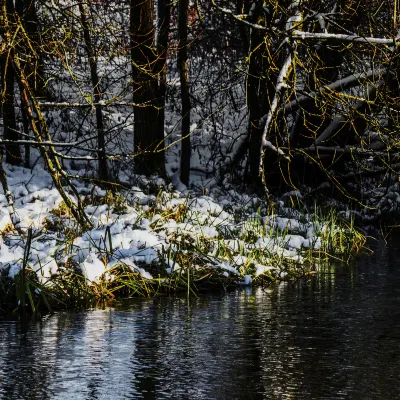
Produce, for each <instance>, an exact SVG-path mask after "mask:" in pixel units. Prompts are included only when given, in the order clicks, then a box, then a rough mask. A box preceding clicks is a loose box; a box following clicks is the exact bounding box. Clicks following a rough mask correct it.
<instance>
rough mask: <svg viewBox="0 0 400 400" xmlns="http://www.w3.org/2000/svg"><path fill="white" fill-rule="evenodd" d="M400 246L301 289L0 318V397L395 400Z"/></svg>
mask: <svg viewBox="0 0 400 400" xmlns="http://www.w3.org/2000/svg"><path fill="white" fill-rule="evenodd" d="M399 255H400V250H399V248H398V246H396V245H395V244H394V243H391V244H390V246H389V247H388V248H384V247H383V246H382V247H381V248H380V250H378V251H377V252H376V254H375V255H374V256H373V257H371V258H369V259H367V260H363V261H362V262H361V263H359V265H358V266H356V267H355V268H348V267H338V268H337V269H336V270H335V271H334V273H333V272H331V273H325V274H321V275H319V276H316V277H313V278H312V279H309V280H307V281H302V282H296V283H288V284H282V285H279V286H276V287H273V288H269V289H268V290H261V289H257V290H247V291H246V290H242V291H235V292H233V293H230V294H227V295H225V294H217V295H212V296H204V297H201V298H198V299H191V301H190V304H188V302H187V301H186V299H172V300H171V299H156V300H145V301H143V300H140V301H139V300H138V301H135V302H134V303H131V304H130V305H129V306H125V307H118V308H113V309H107V310H94V311H90V312H80V313H60V314H57V315H52V316H48V317H47V318H45V319H43V320H42V321H41V322H39V323H35V324H32V325H30V326H29V330H28V332H27V333H26V334H24V333H23V332H22V331H21V329H20V326H19V324H18V323H17V322H15V321H1V322H0V398H1V399H7V400H8V399H115V400H116V399H142V398H143V399H275V398H276V399H281V398H296V399H342V398H343V399H348V398H353V399H354V398H355V399H394V398H400V388H399V385H398V375H399V370H400V349H399V343H400V329H399V328H400V269H399V268H400V259H399Z"/></svg>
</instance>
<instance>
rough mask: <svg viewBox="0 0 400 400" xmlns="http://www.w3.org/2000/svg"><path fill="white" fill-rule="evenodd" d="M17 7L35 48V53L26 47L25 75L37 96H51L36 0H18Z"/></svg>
mask: <svg viewBox="0 0 400 400" xmlns="http://www.w3.org/2000/svg"><path fill="white" fill-rule="evenodd" d="M15 9H16V11H17V13H18V15H19V17H20V19H21V22H22V24H23V26H24V29H25V31H26V33H27V35H28V36H29V39H30V41H31V42H32V44H33V47H34V49H35V54H32V53H31V51H30V50H29V49H28V48H27V49H26V56H25V61H26V62H24V69H25V75H26V76H27V78H28V81H29V87H30V88H31V89H32V91H33V93H34V94H35V97H36V98H38V97H49V95H48V92H47V90H46V88H45V78H44V75H45V74H44V61H43V53H42V51H41V49H40V47H41V43H40V24H39V20H38V16H37V12H36V0H27V1H24V0H16V1H15Z"/></svg>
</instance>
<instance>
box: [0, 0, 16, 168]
mask: <svg viewBox="0 0 400 400" xmlns="http://www.w3.org/2000/svg"><path fill="white" fill-rule="evenodd" d="M4 6H5V7H6V8H5V10H4V11H5V12H6V13H7V18H9V19H10V20H11V21H13V20H14V17H13V14H14V5H13V2H12V0H7V1H6V4H5V5H4ZM4 6H3V7H4ZM4 11H3V12H4ZM2 19H4V18H2ZM0 25H3V24H2V21H1V20H0ZM0 29H1V28H0ZM0 74H1V77H0V79H1V91H2V96H1V103H2V114H3V124H4V127H3V129H4V138H5V139H8V140H13V141H16V140H18V139H19V137H18V132H17V124H16V120H15V108H14V107H15V104H14V101H15V94H14V93H15V90H14V84H15V71H14V68H13V66H12V60H11V59H10V58H9V55H8V53H6V52H4V53H3V54H1V55H0ZM5 150H6V162H8V163H10V164H13V165H17V164H20V163H21V150H20V148H19V145H18V144H9V143H8V144H6V145H5Z"/></svg>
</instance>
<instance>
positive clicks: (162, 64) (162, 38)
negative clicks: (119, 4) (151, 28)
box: [156, 0, 171, 137]
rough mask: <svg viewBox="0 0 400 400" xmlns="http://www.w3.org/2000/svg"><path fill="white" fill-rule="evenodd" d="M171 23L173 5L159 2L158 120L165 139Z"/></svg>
mask: <svg viewBox="0 0 400 400" xmlns="http://www.w3.org/2000/svg"><path fill="white" fill-rule="evenodd" d="M170 21H171V3H170V0H158V19H157V31H158V40H157V46H156V47H157V55H158V58H157V65H156V72H157V74H158V107H159V109H158V118H157V136H159V137H164V121H165V101H166V97H165V96H166V94H167V52H168V36H169V32H170V28H169V24H170Z"/></svg>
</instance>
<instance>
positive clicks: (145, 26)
mask: <svg viewBox="0 0 400 400" xmlns="http://www.w3.org/2000/svg"><path fill="white" fill-rule="evenodd" d="M153 15H154V1H153V0H131V2H130V36H131V61H132V78H133V101H134V103H136V104H140V106H137V107H135V108H134V146H135V153H137V154H138V156H137V157H136V163H135V169H136V171H137V172H138V173H142V174H149V173H154V172H158V173H160V174H161V175H165V162H164V151H163V149H164V130H162V131H161V130H160V129H159V123H158V121H159V119H158V111H157V104H158V101H157V94H158V77H157V73H156V71H154V69H155V66H156V63H157V52H156V48H155V29H154V26H153Z"/></svg>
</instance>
